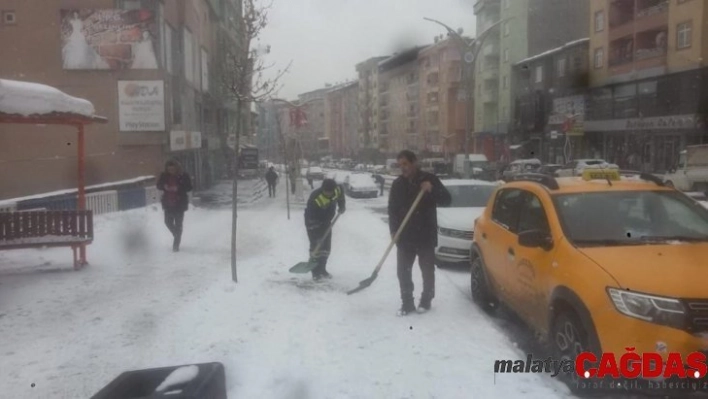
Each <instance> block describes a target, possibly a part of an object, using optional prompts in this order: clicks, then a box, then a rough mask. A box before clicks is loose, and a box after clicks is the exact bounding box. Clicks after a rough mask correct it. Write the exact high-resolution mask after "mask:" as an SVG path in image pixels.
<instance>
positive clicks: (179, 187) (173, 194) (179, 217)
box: [157, 160, 192, 252]
mask: <svg viewBox="0 0 708 399" xmlns="http://www.w3.org/2000/svg"><path fill="white" fill-rule="evenodd" d="M157 189H158V190H160V191H162V192H163V194H162V209H163V210H164V211H165V225H167V228H168V229H169V230H170V232H171V233H172V237H173V238H174V239H173V241H172V250H173V251H174V252H178V251H179V246H180V243H181V241H182V229H183V222H184V213H185V212H186V211H187V208H189V198H188V197H187V193H189V192H190V191H192V179H191V178H190V177H189V175H188V174H187V173H186V172H184V171H183V170H182V167H181V166H180V164H179V163H178V162H177V161H174V160H170V161H167V163H165V171H164V172H162V173H161V174H160V178H159V179H158V180H157Z"/></svg>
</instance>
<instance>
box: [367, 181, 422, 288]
mask: <svg viewBox="0 0 708 399" xmlns="http://www.w3.org/2000/svg"><path fill="white" fill-rule="evenodd" d="M424 194H425V191H423V190H420V192H419V193H418V196H417V197H415V201H413V205H411V209H409V210H408V213H407V214H406V217H405V218H403V222H401V226H400V227H399V228H398V231H396V234H395V235H394V236H393V238H392V239H391V243H390V244H388V248H386V252H384V255H383V257H382V258H381V260H380V261H379V264H378V265H376V269H374V275H376V274H378V272H379V270H381V266H382V265H383V263H384V261H385V260H386V258H387V257H388V254H389V253H391V249H393V246H394V245H395V244H396V243H397V242H398V238H399V237H400V236H401V233H402V232H403V229H404V228H405V227H406V225H407V224H408V220H409V219H410V218H411V216H412V215H413V212H415V210H416V208H417V207H418V204H419V203H420V200H421V199H422V198H423V195H424Z"/></svg>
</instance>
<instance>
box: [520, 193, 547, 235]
mask: <svg viewBox="0 0 708 399" xmlns="http://www.w3.org/2000/svg"><path fill="white" fill-rule="evenodd" d="M524 197H525V200H524V201H523V204H524V205H523V206H522V208H521V212H520V215H519V227H518V231H519V232H520V233H521V232H524V231H530V230H539V231H542V232H544V233H550V232H551V228H550V227H549V225H548V217H547V216H546V211H545V210H544V209H543V205H542V204H541V200H540V199H539V198H538V197H537V196H535V195H534V194H531V193H529V192H527V193H526V195H525V196H524Z"/></svg>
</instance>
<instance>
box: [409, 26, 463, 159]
mask: <svg viewBox="0 0 708 399" xmlns="http://www.w3.org/2000/svg"><path fill="white" fill-rule="evenodd" d="M418 66H419V69H420V94H419V96H420V132H421V142H422V143H421V144H422V148H423V150H424V151H426V152H430V153H431V155H434V156H449V155H451V154H454V153H459V152H464V151H465V149H464V144H465V136H464V135H465V123H466V120H465V118H466V117H468V118H470V120H469V125H470V126H474V108H470V109H469V115H466V113H467V112H468V106H470V107H472V106H473V105H468V103H467V99H466V96H464V95H463V94H464V88H462V87H461V84H462V77H463V76H462V75H463V71H462V60H461V59H460V51H459V49H458V44H456V43H455V41H454V40H453V39H443V40H437V41H436V43H434V44H433V45H431V46H429V47H427V48H425V49H423V50H421V52H420V54H419V55H418ZM470 100H471V99H470ZM470 147H472V145H470ZM470 150H472V148H470Z"/></svg>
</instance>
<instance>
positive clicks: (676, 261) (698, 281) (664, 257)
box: [561, 242, 708, 298]
mask: <svg viewBox="0 0 708 399" xmlns="http://www.w3.org/2000/svg"><path fill="white" fill-rule="evenodd" d="M580 251H581V252H582V253H584V254H585V255H587V256H588V257H589V258H590V259H592V260H593V261H594V262H595V263H597V264H598V265H600V267H602V268H603V269H604V270H605V271H607V273H609V274H610V275H611V276H612V277H614V279H615V280H617V282H619V284H620V285H621V288H627V289H630V290H632V291H639V292H644V293H647V294H655V295H664V296H668V297H677V296H678V297H683V298H705V297H706V282H705V278H703V276H705V275H706V259H708V243H686V242H673V243H667V244H662V245H634V246H621V247H602V248H580ZM561 266H562V265H561ZM565 266H566V267H577V266H578V265H577V264H571V263H569V264H567V265H565Z"/></svg>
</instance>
